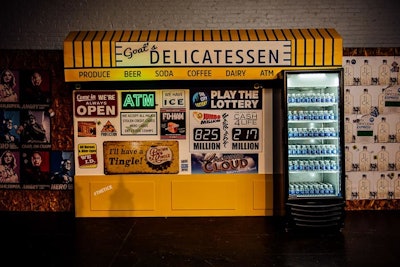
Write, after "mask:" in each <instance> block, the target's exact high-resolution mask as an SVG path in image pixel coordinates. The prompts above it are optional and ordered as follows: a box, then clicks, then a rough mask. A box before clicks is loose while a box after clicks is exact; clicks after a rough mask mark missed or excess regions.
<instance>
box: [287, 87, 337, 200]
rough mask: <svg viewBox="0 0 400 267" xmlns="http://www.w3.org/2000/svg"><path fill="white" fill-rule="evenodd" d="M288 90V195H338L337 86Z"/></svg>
mask: <svg viewBox="0 0 400 267" xmlns="http://www.w3.org/2000/svg"><path fill="white" fill-rule="evenodd" d="M287 89H288V90H287V92H288V94H287V103H288V104H287V106H288V109H287V116H288V118H287V120H288V168H289V169H288V172H289V198H307V197H329V196H337V195H338V194H340V181H339V168H340V162H339V161H340V151H339V150H340V149H339V148H340V144H339V131H340V126H339V125H340V123H339V119H338V115H339V113H338V112H339V107H338V97H337V94H338V88H337V87H293V88H290V87H288V88H287Z"/></svg>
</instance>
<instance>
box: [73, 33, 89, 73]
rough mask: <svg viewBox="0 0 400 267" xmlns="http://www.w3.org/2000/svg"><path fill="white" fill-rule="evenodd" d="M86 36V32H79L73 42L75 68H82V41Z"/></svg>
mask: <svg viewBox="0 0 400 267" xmlns="http://www.w3.org/2000/svg"><path fill="white" fill-rule="evenodd" d="M86 34H87V31H81V32H79V34H78V36H77V37H76V39H75V41H74V58H75V67H76V68H82V67H83V40H84V38H85V36H86Z"/></svg>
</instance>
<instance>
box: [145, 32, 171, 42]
mask: <svg viewBox="0 0 400 267" xmlns="http://www.w3.org/2000/svg"><path fill="white" fill-rule="evenodd" d="M156 38H157V39H156V41H159V42H164V41H166V40H167V31H165V30H162V31H158V37H157V36H156ZM149 41H152V39H151V38H150V40H149Z"/></svg>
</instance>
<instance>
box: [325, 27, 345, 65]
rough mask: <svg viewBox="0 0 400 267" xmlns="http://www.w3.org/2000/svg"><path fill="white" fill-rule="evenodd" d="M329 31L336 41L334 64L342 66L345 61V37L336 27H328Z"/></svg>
mask: <svg viewBox="0 0 400 267" xmlns="http://www.w3.org/2000/svg"><path fill="white" fill-rule="evenodd" d="M328 31H329V33H330V34H331V35H332V37H333V42H334V51H333V55H334V60H333V65H335V66H342V64H343V62H342V60H343V39H342V37H341V36H340V35H339V33H338V32H337V31H336V30H335V29H328Z"/></svg>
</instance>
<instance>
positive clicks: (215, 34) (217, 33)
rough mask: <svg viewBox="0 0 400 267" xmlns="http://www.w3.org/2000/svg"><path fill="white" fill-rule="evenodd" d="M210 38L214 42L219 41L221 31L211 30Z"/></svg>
mask: <svg viewBox="0 0 400 267" xmlns="http://www.w3.org/2000/svg"><path fill="white" fill-rule="evenodd" d="M212 37H213V40H214V41H221V31H220V30H213V31H212Z"/></svg>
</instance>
